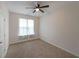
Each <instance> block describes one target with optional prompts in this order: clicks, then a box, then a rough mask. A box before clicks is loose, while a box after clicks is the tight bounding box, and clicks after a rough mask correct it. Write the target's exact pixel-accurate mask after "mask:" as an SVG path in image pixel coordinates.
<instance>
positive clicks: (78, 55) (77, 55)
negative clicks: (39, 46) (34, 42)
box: [41, 39, 79, 57]
mask: <svg viewBox="0 0 79 59" xmlns="http://www.w3.org/2000/svg"><path fill="white" fill-rule="evenodd" d="M41 40H43V39H41ZM43 41H45V42H47V43H49V44H51V45H54V46H56V47H58V48H60V49H62V50H64V51H66V52H68V53H70V54H72V55H74V56H76V57H79V54H76V53H74V52H72V51H70V50H68V49H65V48H63V47H61V46H59V45H57V44H53V43H50V42H48V41H46V40H43Z"/></svg>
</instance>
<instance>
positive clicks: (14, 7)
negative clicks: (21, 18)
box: [5, 1, 79, 16]
mask: <svg viewBox="0 0 79 59" xmlns="http://www.w3.org/2000/svg"><path fill="white" fill-rule="evenodd" d="M5 3H6V4H7V6H8V9H9V11H11V12H16V13H21V14H25V15H32V16H42V15H46V14H48V13H49V12H50V13H51V12H52V10H53V9H54V8H56V7H60V6H64V5H65V6H68V5H78V6H79V2H72V1H38V3H39V4H40V5H41V6H42V5H49V6H50V7H49V8H44V9H42V10H44V11H45V13H41V12H40V11H39V12H36V13H33V9H26V8H25V7H34V6H35V5H36V3H37V2H36V1H7V2H5Z"/></svg>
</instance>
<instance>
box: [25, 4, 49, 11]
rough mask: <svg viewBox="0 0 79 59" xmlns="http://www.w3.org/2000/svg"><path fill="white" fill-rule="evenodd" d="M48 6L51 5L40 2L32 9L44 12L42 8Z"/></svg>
mask: <svg viewBox="0 0 79 59" xmlns="http://www.w3.org/2000/svg"><path fill="white" fill-rule="evenodd" d="M48 7H49V5H45V6H40V4H38V3H37V5H36V6H35V7H33V8H32V9H34V11H33V13H35V12H38V11H40V12H42V13H44V11H43V10H42V8H48ZM26 8H27V7H26Z"/></svg>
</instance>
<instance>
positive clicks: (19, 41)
mask: <svg viewBox="0 0 79 59" xmlns="http://www.w3.org/2000/svg"><path fill="white" fill-rule="evenodd" d="M35 39H39V38H30V39H25V40H18V41H16V42H11V43H10V44H9V45H12V44H16V43H21V42H25V41H30V40H35Z"/></svg>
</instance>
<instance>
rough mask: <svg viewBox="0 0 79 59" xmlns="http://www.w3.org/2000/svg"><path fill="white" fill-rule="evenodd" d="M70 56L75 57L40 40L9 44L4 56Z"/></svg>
mask: <svg viewBox="0 0 79 59" xmlns="http://www.w3.org/2000/svg"><path fill="white" fill-rule="evenodd" d="M51 57H52V58H71V57H75V56H73V55H71V54H70V53H68V52H65V51H63V50H61V49H59V48H57V47H55V46H53V45H50V44H48V43H46V42H44V41H42V40H40V39H39V40H33V41H29V42H23V43H19V44H14V45H11V46H10V47H9V49H8V53H7V55H6V58H51Z"/></svg>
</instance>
